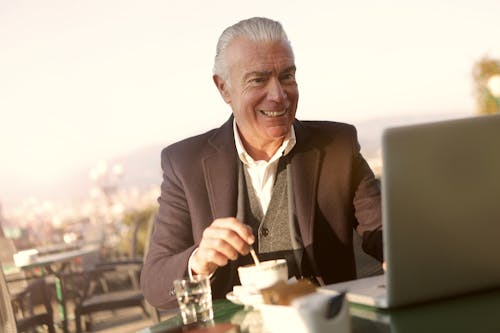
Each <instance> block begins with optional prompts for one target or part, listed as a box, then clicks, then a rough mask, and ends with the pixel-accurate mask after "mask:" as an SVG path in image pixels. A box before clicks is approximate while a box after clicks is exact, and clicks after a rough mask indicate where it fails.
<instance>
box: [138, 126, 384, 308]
mask: <svg viewBox="0 0 500 333" xmlns="http://www.w3.org/2000/svg"><path fill="white" fill-rule="evenodd" d="M232 123H233V117H230V119H229V120H228V121H227V122H226V123H224V124H223V125H222V126H221V127H220V128H218V129H214V130H211V131H209V132H207V133H204V134H201V135H199V136H195V137H191V138H188V139H186V140H183V141H180V142H178V143H175V144H172V145H171V146H169V147H167V148H165V149H164V150H163V151H162V154H161V165H162V169H163V183H162V185H161V196H160V197H159V199H158V202H159V204H160V207H159V211H158V215H157V217H156V220H155V225H154V230H153V234H152V236H151V242H150V248H149V252H148V255H147V257H146V260H145V263H144V267H143V270H142V275H141V287H142V290H143V292H144V296H145V297H146V299H147V300H148V301H149V302H150V303H151V304H152V305H154V306H156V307H160V308H168V307H172V306H175V305H176V303H175V297H174V296H173V295H172V281H173V280H174V279H176V278H180V277H184V276H187V262H188V259H189V256H190V255H191V253H192V251H193V250H194V249H195V248H196V247H197V246H198V244H199V242H200V240H201V238H202V233H203V230H204V229H205V228H206V227H208V226H209V225H210V224H211V223H212V222H213V220H214V219H216V218H220V217H230V216H236V208H237V190H238V189H237V183H238V163H239V159H238V156H237V153H236V147H235V144H234V136H233V127H232ZM294 128H295V134H296V138H297V144H296V145H295V147H294V148H293V150H292V151H291V152H290V154H291V155H290V158H291V163H292V164H291V166H292V182H293V184H294V185H293V186H294V191H293V192H294V194H295V198H294V199H295V210H296V218H297V221H298V224H299V229H300V234H301V237H302V240H303V244H304V247H305V253H306V255H307V258H308V260H309V262H310V263H311V265H312V269H313V270H314V275H315V276H317V277H318V278H319V280H320V281H321V282H322V283H325V284H330V283H335V282H340V281H345V280H350V279H354V278H356V268H355V262H354V253H353V247H352V236H353V234H352V233H353V229H355V230H356V231H357V232H358V233H359V234H360V235H362V236H363V249H364V250H365V252H367V253H369V254H370V255H372V256H374V257H375V258H377V259H379V260H380V261H381V260H382V233H381V228H382V227H381V207H380V189H379V186H378V183H377V181H376V179H375V178H374V175H373V173H372V171H371V170H370V168H369V166H368V164H367V163H366V161H365V160H364V159H363V157H362V156H361V154H360V152H359V149H360V147H359V144H358V141H357V135H356V129H355V128H354V127H353V126H351V125H348V124H343V123H336V122H325V121H298V120H296V121H295V122H294ZM236 275H237V273H236V265H234V263H232V262H231V263H230V264H228V265H226V266H224V267H222V268H219V269H217V271H216V272H215V274H214V276H213V278H212V295H213V297H214V298H223V297H224V296H225V294H226V293H227V292H229V291H230V290H232V286H233V285H234V284H235V281H237V280H236V277H235V276H236Z"/></svg>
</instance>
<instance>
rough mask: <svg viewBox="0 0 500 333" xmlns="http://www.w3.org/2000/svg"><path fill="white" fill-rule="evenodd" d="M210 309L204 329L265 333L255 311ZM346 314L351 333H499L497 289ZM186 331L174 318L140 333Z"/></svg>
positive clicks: (217, 305) (219, 304)
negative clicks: (211, 315)
mask: <svg viewBox="0 0 500 333" xmlns="http://www.w3.org/2000/svg"><path fill="white" fill-rule="evenodd" d="M213 305H214V321H213V322H212V323H209V324H208V325H207V326H214V325H217V324H219V325H220V324H222V323H231V324H234V325H237V326H238V327H239V330H240V332H242V333H247V332H248V333H261V332H264V329H263V323H262V317H261V315H260V312H259V311H258V310H254V309H252V308H249V307H244V306H242V305H236V304H233V303H231V302H230V301H228V300H214V302H213ZM349 311H350V314H351V325H352V332H353V333H365V332H370V333H378V332H380V333H384V332H391V333H393V332H398V333H413V332H478V333H481V332H500V289H497V290H492V291H487V292H482V293H475V294H470V295H465V296H461V297H456V298H450V299H445V300H440V301H436V302H431V303H426V304H420V305H414V306H408V307H404V308H398V309H394V310H378V309H375V308H372V307H368V306H361V305H356V304H350V306H349ZM186 331H189V330H186V327H183V326H182V320H181V318H180V315H176V316H174V317H172V318H170V319H168V320H165V321H163V322H160V323H159V324H156V325H153V326H151V327H149V328H147V329H145V330H143V331H141V333H173V332H186ZM213 332H226V330H220V331H215V330H214V331H213Z"/></svg>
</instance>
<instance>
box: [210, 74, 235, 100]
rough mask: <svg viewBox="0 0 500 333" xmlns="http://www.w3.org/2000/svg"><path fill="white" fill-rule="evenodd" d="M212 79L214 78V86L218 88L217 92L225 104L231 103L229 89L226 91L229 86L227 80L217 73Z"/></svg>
mask: <svg viewBox="0 0 500 333" xmlns="http://www.w3.org/2000/svg"><path fill="white" fill-rule="evenodd" d="M213 80H214V83H215V86H216V87H217V89H218V90H219V93H220V95H221V96H222V98H223V99H224V101H225V102H226V103H227V104H229V103H231V96H230V95H229V91H228V88H229V86H228V84H227V82H226V81H225V80H224V79H223V78H222V77H220V76H219V75H217V74H214V76H213Z"/></svg>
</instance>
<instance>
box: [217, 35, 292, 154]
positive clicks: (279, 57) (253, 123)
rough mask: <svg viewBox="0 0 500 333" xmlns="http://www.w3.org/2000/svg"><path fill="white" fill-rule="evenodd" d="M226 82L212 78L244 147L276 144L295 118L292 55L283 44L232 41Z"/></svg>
mask: <svg viewBox="0 0 500 333" xmlns="http://www.w3.org/2000/svg"><path fill="white" fill-rule="evenodd" d="M226 62H227V64H228V68H229V81H230V83H229V84H228V82H227V81H224V80H223V79H222V78H220V77H219V76H214V81H215V83H216V85H217V88H218V89H219V91H220V93H221V95H222V97H223V98H224V100H225V101H226V103H228V104H229V105H231V108H232V110H233V114H234V118H235V120H236V124H237V125H238V129H239V132H240V135H241V136H242V139H243V141H244V143H246V144H250V145H251V146H253V147H255V148H259V147H264V146H266V145H269V144H272V143H280V144H281V141H282V140H283V138H284V137H285V136H286V134H287V133H288V132H289V131H290V126H291V124H292V123H293V120H294V118H295V112H296V110H297V102H298V99H299V91H298V88H297V82H296V81H295V62H294V57H293V52H292V49H291V48H290V46H289V45H288V44H287V43H286V42H254V41H250V40H248V39H245V38H237V39H235V40H233V41H232V42H231V43H230V44H229V46H228V48H227V50H226Z"/></svg>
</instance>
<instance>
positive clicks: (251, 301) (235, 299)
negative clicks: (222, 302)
mask: <svg viewBox="0 0 500 333" xmlns="http://www.w3.org/2000/svg"><path fill="white" fill-rule="evenodd" d="M226 298H227V299H228V300H229V301H231V302H232V303H234V304H238V305H246V306H255V305H258V304H262V303H263V302H264V300H263V299H262V295H261V294H235V293H234V292H233V291H230V292H228V293H227V294H226Z"/></svg>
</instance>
